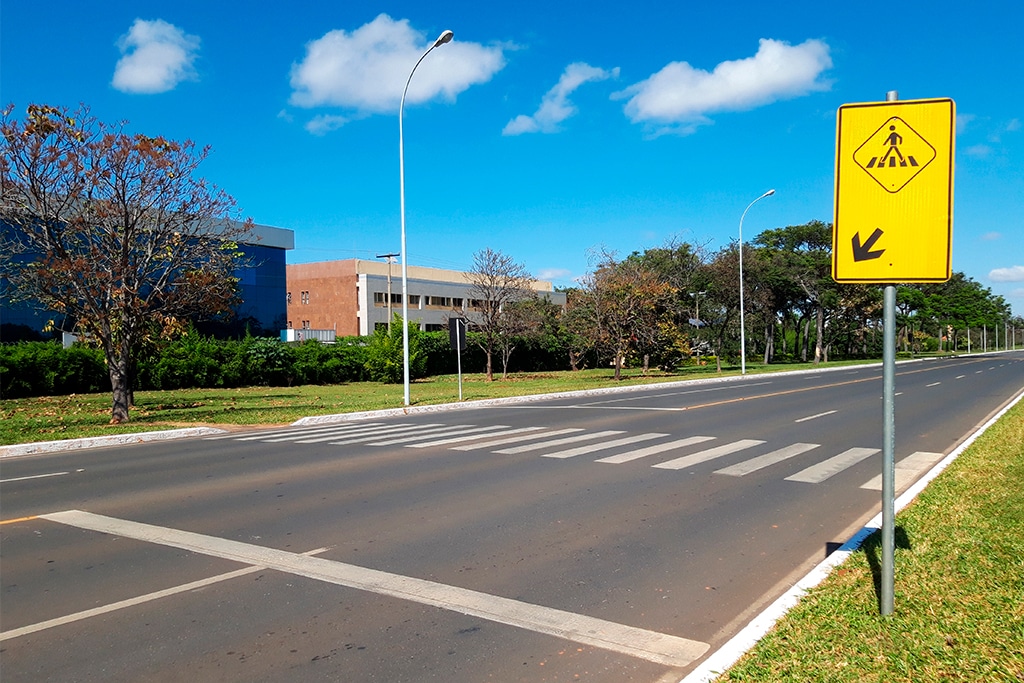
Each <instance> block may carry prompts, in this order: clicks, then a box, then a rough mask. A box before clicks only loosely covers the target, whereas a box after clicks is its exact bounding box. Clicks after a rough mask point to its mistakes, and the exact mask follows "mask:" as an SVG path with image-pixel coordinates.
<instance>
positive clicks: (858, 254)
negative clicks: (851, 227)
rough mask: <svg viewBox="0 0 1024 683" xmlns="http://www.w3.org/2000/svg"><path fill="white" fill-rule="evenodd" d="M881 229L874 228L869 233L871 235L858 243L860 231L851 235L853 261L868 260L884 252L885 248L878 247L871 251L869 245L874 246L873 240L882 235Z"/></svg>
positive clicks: (875, 240)
mask: <svg viewBox="0 0 1024 683" xmlns="http://www.w3.org/2000/svg"><path fill="white" fill-rule="evenodd" d="M882 234H883V233H882V229H881V228H875V231H874V232H873V233H871V237H869V238H868V240H867V242H865V243H864V244H861V243H860V233H859V232H858V233H857V234H856V235H854V236H853V260H854V261H870V260H871V259H875V258H878V257H879V256H881V255H882V254H884V253H885V249H879V250H878V251H871V247H873V246H875V242H877V241H878V238H880V237H881V236H882Z"/></svg>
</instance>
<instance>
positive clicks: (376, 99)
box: [290, 14, 505, 114]
mask: <svg viewBox="0 0 1024 683" xmlns="http://www.w3.org/2000/svg"><path fill="white" fill-rule="evenodd" d="M433 40H434V38H433V37H431V38H430V39H429V40H428V38H427V36H426V35H425V34H424V33H422V32H420V31H416V30H414V29H413V28H412V27H411V26H409V22H408V20H406V19H402V20H399V21H396V20H394V19H392V18H391V17H389V16H388V15H386V14H381V15H379V16H378V17H377V18H376V19H374V20H373V21H371V22H370V23H368V24H365V25H363V26H361V27H359V28H357V29H356V30H354V31H352V32H346V31H343V30H335V31H330V32H328V33H326V34H325V35H324V36H323V37H321V38H318V39H316V40H313V41H311V42H310V43H308V44H307V45H306V55H305V57H304V58H303V59H302V61H301V62H298V63H296V64H293V65H292V70H291V86H292V89H293V91H292V95H291V98H290V102H291V104H293V105H295V106H299V107H320V106H336V107H343V108H346V109H350V110H354V111H355V112H357V113H359V114H370V113H383V112H395V111H397V110H398V104H399V102H400V101H401V99H402V90H403V89H404V88H405V84H406V81H407V80H408V78H409V73H410V71H411V70H412V68H413V66H414V65H415V64H416V60H418V59H419V58H420V56H421V55H422V54H423V52H424V51H425V50H426V49H427V48H428V47H429V46H430V45H431V43H432V41H433ZM504 66H505V57H504V54H503V48H502V47H500V46H491V47H485V46H483V45H480V44H478V43H469V42H461V41H459V40H458V38H457V37H456V38H455V40H453V41H452V42H451V43H449V44H446V45H442V46H440V47H438V48H437V49H436V50H435V51H434V52H432V53H431V54H430V56H429V57H428V58H427V59H425V60H423V62H422V63H421V64H420V66H419V67H418V68H417V69H416V77H415V78H413V79H412V83H411V84H410V86H409V93H408V96H407V97H406V104H407V105H409V104H416V103H420V102H426V101H428V100H432V99H434V98H437V97H443V98H445V99H447V100H449V101H452V100H454V99H455V97H456V96H457V95H458V94H459V93H461V92H463V91H464V90H466V89H468V88H469V87H470V86H472V85H476V84H478V83H486V82H487V81H489V80H490V79H491V77H493V76H494V74H495V73H497V72H498V71H500V70H501V69H502V68H503V67H504Z"/></svg>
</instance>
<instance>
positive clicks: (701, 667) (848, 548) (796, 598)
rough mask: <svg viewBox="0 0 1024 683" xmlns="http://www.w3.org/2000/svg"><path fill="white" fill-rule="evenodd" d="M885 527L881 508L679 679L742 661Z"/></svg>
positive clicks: (903, 499)
mask: <svg viewBox="0 0 1024 683" xmlns="http://www.w3.org/2000/svg"><path fill="white" fill-rule="evenodd" d="M1021 399H1024V390H1022V391H1021V392H1020V393H1018V394H1017V396H1016V397H1015V398H1014V399H1012V400H1011V401H1010V402H1008V403H1007V404H1006V405H1005V406H1003V408H1002V410H1000V411H999V412H997V413H996V414H995V415H993V416H992V418H991V419H990V420H989V421H988V422H986V423H985V424H983V425H981V426H980V427H978V429H977V430H975V432H974V433H973V434H971V435H970V436H969V437H967V438H966V439H964V441H963V442H962V443H961V444H960V445H959V446H957V447H956V448H955V449H953V451H952V452H950V454H949V455H947V456H946V457H945V458H943V459H942V460H941V461H939V462H938V463H937V464H936V465H935V467H933V468H931V469H930V470H929V471H928V472H927V474H925V475H924V476H923V477H921V478H920V479H918V480H917V481H916V482H914V484H913V485H912V486H911V487H910V488H908V489H907V490H906V491H904V492H903V493H902V494H900V496H899V497H898V498H896V500H895V501H894V507H895V509H896V512H899V511H900V510H902V509H903V508H905V507H907V506H908V505H910V503H911V502H913V500H914V499H915V498H917V496H918V495H919V494H920V493H921V491H924V489H925V488H926V487H927V486H928V484H930V483H931V481H932V480H933V479H935V477H937V476H939V475H940V474H941V473H942V471H943V470H944V469H946V468H947V467H949V465H950V463H952V462H953V461H954V460H956V459H957V458H958V457H960V454H961V453H963V452H964V451H965V450H967V448H968V447H969V446H970V445H971V444H972V443H974V442H975V440H976V439H977V438H978V437H979V436H981V435H982V434H984V433H985V432H986V431H987V430H988V428H989V427H991V426H992V425H994V424H995V423H996V422H997V421H998V420H999V418H1001V417H1002V416H1003V415H1005V414H1006V412H1007V411H1008V410H1010V409H1011V408H1013V407H1014V406H1015V405H1017V403H1019V402H1020V401H1021ZM881 528H882V513H881V512H879V513H878V514H877V515H875V516H874V517H872V518H871V519H870V520H868V523H867V524H865V525H864V526H863V527H862V528H861V530H860V531H858V532H857V533H855V534H854V535H853V536H851V537H850V540H848V541H847V542H846V543H844V544H843V545H842V547H841V548H839V549H838V550H836V551H835V552H833V553H832V554H831V555H829V556H828V557H826V558H825V559H824V560H822V561H821V562H820V563H819V564H818V566H816V567H815V568H814V569H812V570H811V571H810V572H808V573H807V575H806V576H804V578H802V579H800V580H799V581H797V582H796V583H795V584H794V585H793V587H792V588H790V589H789V590H788V591H786V592H785V593H783V594H782V595H781V596H779V598H778V599H777V600H776V601H775V602H773V603H772V604H771V605H769V606H768V607H767V608H766V609H765V610H764V611H763V612H761V613H760V614H758V615H757V616H756V617H754V618H753V619H752V620H751V621H750V622H749V623H748V624H747V625H746V626H744V627H743V628H742V629H741V630H740V632H739V633H737V634H736V635H734V636H733V637H732V638H730V639H729V640H728V641H726V643H725V644H724V645H722V647H720V648H718V649H717V650H715V651H714V652H713V653H711V656H710V657H708V658H707V659H705V660H704V661H703V662H701V663H700V664H698V665H697V668H695V669H693V670H692V671H691V672H690V673H688V674H687V675H686V677H685V678H683V679H682V680H680V681H679V683H711V681H714V680H715V679H717V678H718V677H719V676H721V675H722V674H723V673H725V672H726V671H728V670H729V669H730V668H731V667H732V665H733V664H735V663H736V662H738V661H739V659H740V657H742V656H743V655H745V654H746V653H747V652H748V651H749V650H751V649H752V648H753V647H754V646H755V645H757V642H758V641H759V640H761V638H763V637H764V636H765V634H767V633H768V631H770V630H772V628H774V627H775V624H776V623H777V622H778V621H779V620H780V619H782V618H783V617H784V616H786V613H787V612H789V610H791V609H793V608H794V607H796V604H797V603H798V602H800V599H801V598H803V596H804V595H805V594H806V593H808V592H809V591H810V590H811V589H813V588H814V587H815V586H817V585H818V584H820V583H821V582H822V581H824V580H825V579H826V578H828V575H829V574H830V573H832V569H833V568H835V567H838V566H839V565H841V564H842V563H843V562H845V561H846V558H848V557H849V556H850V555H851V554H852V553H853V552H854V551H855V550H857V549H858V548H859V547H860V545H861V543H863V542H864V541H865V539H867V537H868V536H870V535H871V534H873V533H874V532H876V531H878V530H879V529H881Z"/></svg>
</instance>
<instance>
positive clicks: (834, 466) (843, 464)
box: [786, 448, 881, 484]
mask: <svg viewBox="0 0 1024 683" xmlns="http://www.w3.org/2000/svg"><path fill="white" fill-rule="evenodd" d="M880 451H881V449H880V448H851V449H850V450H848V451H843V452H842V453H840V454H839V455H836V456H833V457H831V458H829V459H828V460H824V461H822V462H819V463H818V464H817V465H811V466H810V467H808V468H807V469H803V470H800V471H799V472H797V473H796V474H794V475H792V476H789V477H786V481H800V482H804V483H807V484H820V483H821V482H823V481H825V480H826V479H828V478H829V477H833V476H835V475H837V474H839V473H840V472H842V471H843V470H845V469H846V468H848V467H853V466H854V465H856V464H857V463H859V462H860V461H861V460H864V459H865V458H868V457H870V456H872V455H874V454H875V453H879V452H880Z"/></svg>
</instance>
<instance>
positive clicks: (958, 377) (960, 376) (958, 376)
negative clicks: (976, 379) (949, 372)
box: [956, 375, 967, 379]
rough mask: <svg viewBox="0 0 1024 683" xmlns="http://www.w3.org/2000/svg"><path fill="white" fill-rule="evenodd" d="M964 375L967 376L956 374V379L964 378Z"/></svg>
mask: <svg viewBox="0 0 1024 683" xmlns="http://www.w3.org/2000/svg"><path fill="white" fill-rule="evenodd" d="M966 376H967V375H957V376H956V379H963V378H964V377H966Z"/></svg>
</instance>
